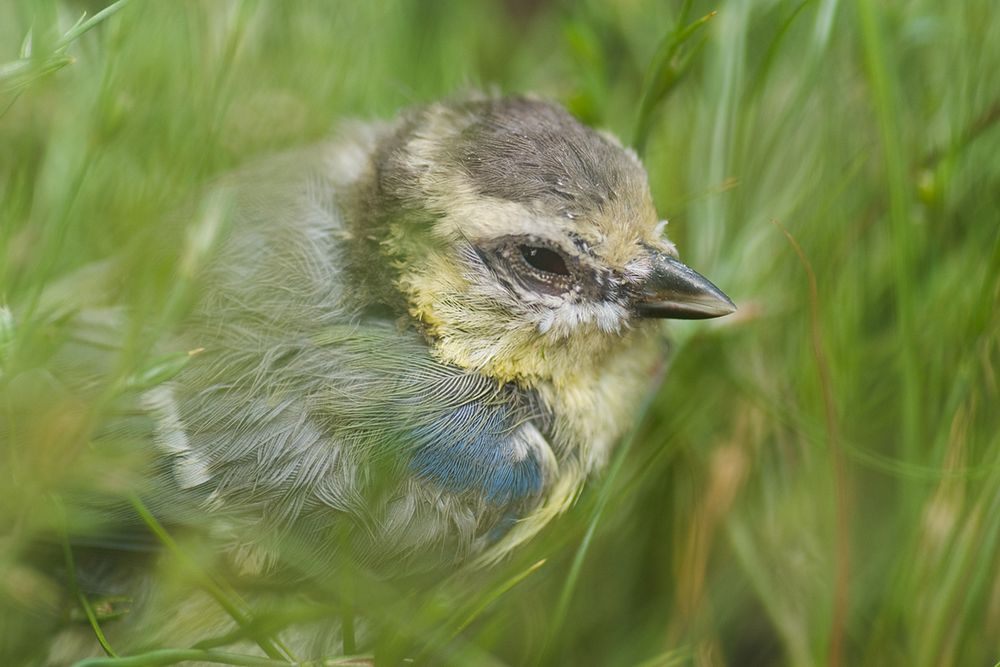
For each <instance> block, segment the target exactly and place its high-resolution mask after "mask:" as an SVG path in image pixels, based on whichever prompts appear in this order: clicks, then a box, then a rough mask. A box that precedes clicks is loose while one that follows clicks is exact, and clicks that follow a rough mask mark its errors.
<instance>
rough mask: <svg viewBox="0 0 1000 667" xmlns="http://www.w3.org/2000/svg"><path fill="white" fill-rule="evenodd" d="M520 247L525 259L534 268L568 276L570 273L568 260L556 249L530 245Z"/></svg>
mask: <svg viewBox="0 0 1000 667" xmlns="http://www.w3.org/2000/svg"><path fill="white" fill-rule="evenodd" d="M518 249H519V250H520V251H521V255H522V256H523V257H524V261H526V262H527V263H528V264H529V265H530V266H531V267H532V268H535V269H537V270H539V271H542V272H544V273H552V274H555V275H557V276H568V275H569V274H570V273H569V268H568V267H567V266H566V260H564V259H563V258H562V255H560V254H559V253H557V252H556V251H554V250H549V249H548V248H539V247H536V246H528V245H519V246H518Z"/></svg>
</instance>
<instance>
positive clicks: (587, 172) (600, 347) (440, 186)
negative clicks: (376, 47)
mask: <svg viewBox="0 0 1000 667" xmlns="http://www.w3.org/2000/svg"><path fill="white" fill-rule="evenodd" d="M376 164H377V172H378V173H377V176H376V179H377V187H378V188H379V197H380V198H381V199H383V200H385V201H387V202H389V203H388V204H386V205H384V206H383V211H384V214H383V216H384V218H385V219H386V221H387V227H386V232H385V239H384V240H383V241H382V244H383V247H384V249H385V252H387V254H388V255H389V256H390V258H391V260H392V261H393V262H394V264H395V266H396V267H397V269H398V276H399V277H398V281H397V287H398V288H399V290H400V291H401V292H402V294H403V296H404V298H405V300H406V302H407V304H408V307H409V311H410V314H411V315H412V316H413V317H414V318H415V319H416V320H418V321H419V322H420V323H421V324H422V326H423V327H424V329H425V330H426V332H427V333H428V335H429V337H430V338H431V340H432V349H433V350H434V352H435V354H436V355H437V356H438V357H439V358H440V359H441V360H442V361H445V362H448V363H452V364H455V365H458V366H461V367H464V368H468V369H471V370H475V371H477V372H481V373H484V374H486V375H489V376H491V377H495V378H496V379H498V380H500V381H502V382H508V381H517V382H520V383H522V384H526V385H531V384H533V383H536V382H540V381H542V382H544V381H550V382H552V381H554V382H559V381H562V380H565V379H566V378H567V377H571V376H573V375H575V374H578V373H579V372H580V371H581V369H586V368H587V367H591V366H594V365H595V364H599V363H600V360H601V359H602V358H603V357H604V356H605V355H606V354H608V353H609V351H610V350H612V349H614V348H616V347H617V346H620V345H621V344H622V343H623V340H622V339H624V338H628V337H629V336H632V335H634V334H635V332H636V331H637V330H642V329H648V326H649V322H650V321H652V320H654V319H655V318H683V319H694V318H709V317H718V316H721V315H726V314H728V313H730V312H732V311H733V310H734V309H735V306H734V305H733V303H732V301H730V300H729V298H728V297H726V296H725V295H724V294H723V293H722V292H721V291H720V290H719V289H718V288H717V287H715V286H714V285H713V284H712V283H711V282H709V281H708V280H707V279H706V278H704V277H702V276H701V275H699V274H698V273H696V272H695V271H693V270H692V269H690V268H688V267H687V266H685V265H684V264H682V263H681V262H680V261H679V260H678V259H677V256H676V250H675V248H674V246H673V245H672V244H671V243H670V242H669V241H667V240H666V239H665V238H664V236H663V225H662V224H661V223H660V222H659V217H658V216H657V214H656V210H655V208H654V206H653V202H652V198H651V196H650V192H649V186H648V183H647V177H646V173H645V171H644V169H643V167H642V165H641V163H640V162H639V160H638V158H637V157H636V155H635V154H634V153H633V152H632V151H630V150H627V149H625V148H623V147H622V146H621V145H620V144H619V143H618V142H617V141H616V140H615V139H614V138H613V137H611V136H610V135H607V134H604V133H601V132H597V131H595V130H593V129H590V128H588V127H585V126H583V125H581V124H580V123H579V122H578V121H576V120H575V119H574V118H573V117H572V116H570V115H569V114H568V113H567V112H566V111H565V110H563V109H562V108H560V107H558V106H556V105H554V104H552V103H548V102H544V101H540V100H535V99H530V98H524V97H515V98H480V99H472V100H464V101H461V102H456V103H450V104H438V105H433V106H429V107H425V108H422V109H419V110H416V111H414V112H412V113H411V114H410V115H409V116H408V117H406V118H405V120H404V121H403V122H402V124H401V125H400V127H399V128H398V130H397V132H396V133H395V134H394V136H393V137H392V138H391V139H390V140H389V141H388V142H386V144H385V145H384V146H383V147H382V149H381V151H380V155H379V156H378V158H377V160H376Z"/></svg>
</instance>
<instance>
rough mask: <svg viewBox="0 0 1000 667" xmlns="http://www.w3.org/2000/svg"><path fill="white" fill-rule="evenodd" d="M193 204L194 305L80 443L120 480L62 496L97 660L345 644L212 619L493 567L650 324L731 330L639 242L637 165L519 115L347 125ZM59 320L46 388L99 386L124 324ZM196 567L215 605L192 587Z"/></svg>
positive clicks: (560, 507)
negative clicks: (117, 487) (61, 336)
mask: <svg viewBox="0 0 1000 667" xmlns="http://www.w3.org/2000/svg"><path fill="white" fill-rule="evenodd" d="M204 201H205V202H208V203H207V204H206V205H204V206H202V207H201V209H197V208H196V207H193V208H192V209H191V211H194V212H190V213H185V214H179V215H174V216H172V217H171V220H172V222H168V223H164V225H165V227H164V228H165V229H167V228H168V227H169V225H173V226H174V228H175V229H176V230H182V231H183V233H184V234H187V235H188V238H189V239H193V241H191V242H190V243H189V244H188V245H187V246H186V248H187V250H186V252H187V253H188V254H187V255H185V256H184V257H182V258H181V259H180V261H179V266H180V267H181V270H182V272H185V271H186V272H187V273H186V276H187V277H188V278H190V279H191V280H192V284H193V285H194V286H195V287H194V289H193V291H194V298H193V299H192V301H191V303H190V305H189V306H188V309H189V311H188V314H187V315H186V316H185V317H184V319H183V324H182V325H181V326H179V327H177V328H176V330H175V331H172V332H170V335H169V336H168V337H166V338H164V339H162V342H161V347H162V349H160V350H158V353H159V354H161V355H162V357H161V358H166V359H173V358H175V357H176V358H178V359H180V361H179V362H178V363H177V364H176V365H175V366H171V368H172V370H171V371H170V372H169V373H166V374H161V375H160V376H157V377H156V378H154V379H153V380H151V381H148V382H146V383H145V384H137V385H136V386H135V387H134V389H133V390H131V391H129V392H125V393H124V394H123V395H122V396H120V397H118V398H116V401H117V402H118V403H117V404H116V405H115V411H114V414H115V416H114V418H111V419H109V420H108V422H107V423H106V424H102V425H101V427H100V428H99V429H98V432H97V434H96V437H95V439H94V447H96V448H98V449H100V448H102V447H104V448H108V449H109V450H113V449H116V448H117V449H121V448H122V447H129V448H133V449H134V448H138V449H140V450H141V452H142V453H141V454H140V455H138V456H137V458H138V459H140V460H141V466H140V470H141V474H140V475H139V476H138V478H137V479H134V480H132V481H131V486H130V488H129V489H128V491H127V492H126V493H122V494H120V495H119V496H118V497H114V494H107V493H105V494H103V495H101V496H100V497H97V496H96V495H93V494H87V493H78V494H76V495H74V496H72V499H73V500H72V502H74V503H76V504H78V505H79V508H77V509H81V508H82V509H81V511H84V510H85V511H87V512H89V514H88V516H91V517H92V518H93V521H92V522H91V523H90V524H89V525H90V528H88V529H87V531H72V532H71V535H70V553H71V555H75V556H76V558H75V561H74V560H72V559H71V561H70V563H71V565H70V568H69V570H70V573H71V574H73V576H71V577H69V578H70V579H72V580H74V581H75V583H74V586H77V587H79V588H81V589H82V590H83V591H84V592H85V593H86V595H87V596H89V597H90V599H92V600H97V601H99V602H103V601H108V600H113V599H127V600H129V605H128V606H129V610H128V611H127V612H126V613H122V614H119V615H118V616H117V617H116V618H115V619H114V620H108V621H107V622H106V623H103V624H102V628H103V631H104V632H105V633H106V634H107V635H108V636H112V637H113V639H114V641H113V642H112V643H113V644H114V645H116V646H121V647H133V648H135V647H150V646H153V647H156V646H166V647H176V646H193V645H196V644H198V643H199V642H204V643H205V645H209V644H211V645H219V643H220V642H221V641H222V640H219V639H218V638H219V637H228V638H229V642H230V644H229V648H230V649H234V647H235V646H237V645H242V647H243V648H244V649H245V650H246V651H247V652H250V653H258V654H259V653H263V654H265V655H272V657H273V655H274V654H275V652H277V653H278V654H281V652H282V651H284V650H286V649H287V650H288V651H290V652H293V653H294V654H295V655H297V656H298V657H300V658H305V657H323V656H327V655H331V654H335V653H337V652H339V651H340V650H341V645H340V642H342V641H343V642H344V644H346V645H347V646H348V647H351V646H353V645H354V644H355V641H357V642H358V643H359V644H360V645H361V646H364V644H365V643H366V642H369V641H370V639H371V634H372V633H373V632H374V630H373V628H372V627H371V626H370V625H368V624H366V622H365V620H364V618H363V616H362V617H361V618H360V619H359V620H358V622H357V624H356V627H355V624H354V623H353V622H352V623H349V624H348V625H347V626H342V625H341V623H340V622H333V621H329V620H324V621H322V622H319V621H315V620H311V621H308V622H305V621H301V619H300V622H296V623H292V624H290V625H288V626H287V627H276V628H273V629H272V630H271V631H272V634H273V636H274V637H276V638H278V639H274V640H272V639H267V640H264V639H261V637H260V636H258V635H255V633H254V632H252V631H251V628H249V625H251V624H248V621H247V618H244V617H243V616H245V614H244V612H242V611H240V609H239V608H237V609H235V610H234V609H232V608H230V607H232V606H233V605H232V600H233V599H237V600H239V599H243V598H247V599H250V600H252V601H253V602H254V605H255V606H256V607H258V608H259V607H260V606H265V607H266V606H267V605H268V604H272V603H273V601H274V599H275V598H276V595H275V593H274V590H275V587H274V586H271V585H269V584H273V583H274V582H283V583H284V584H286V585H287V586H291V587H292V588H291V590H294V591H296V595H297V596H299V598H301V596H303V595H305V594H308V596H310V597H311V598H312V599H319V600H320V601H322V598H323V596H324V595H327V594H330V591H331V590H333V589H336V590H342V589H340V588H337V587H338V586H339V585H340V584H338V583H337V582H343V580H344V578H345V576H347V575H345V572H350V573H351V574H350V575H349V577H350V578H354V583H353V586H354V588H355V589H357V588H358V587H359V586H361V585H362V583H361V582H364V586H367V587H368V588H369V589H370V590H367V589H366V591H365V595H371V596H376V595H377V593H376V591H377V590H379V586H380V585H381V584H380V582H387V581H395V580H400V579H403V578H406V577H410V576H416V575H418V574H420V573H433V574H434V575H435V576H439V575H440V573H445V572H450V571H452V570H454V569H455V568H457V567H459V566H481V565H487V564H490V563H493V562H495V561H497V560H498V559H500V558H501V557H503V556H504V555H505V554H507V553H509V552H510V551H511V550H512V549H513V548H514V547H516V546H517V545H518V544H521V543H523V542H524V541H526V540H528V539H529V538H531V537H532V536H533V535H535V534H536V533H537V532H538V531H539V530H540V529H541V528H542V527H543V526H545V524H546V523H547V522H549V521H550V520H551V519H553V518H554V517H555V516H557V515H558V514H559V513H561V512H562V511H564V510H565V509H567V508H568V507H569V506H570V504H571V503H572V502H573V500H574V499H575V497H576V496H577V494H578V492H579V490H580V488H581V485H582V484H583V483H584V481H585V480H586V478H587V476H588V475H589V474H591V473H592V472H594V471H595V470H597V469H599V468H600V467H601V466H602V464H604V463H605V462H606V461H607V459H608V455H609V452H610V451H611V450H612V448H613V447H614V445H615V442H616V441H617V440H618V439H619V438H620V437H621V436H622V435H623V432H624V431H625V429H626V428H627V427H628V426H629V425H630V423H631V422H632V420H633V419H634V414H633V412H634V409H635V406H636V405H637V404H638V402H639V400H640V399H641V397H642V394H643V393H644V391H646V386H647V384H646V378H647V377H648V375H649V372H650V369H651V368H653V367H654V366H655V365H656V364H657V363H658V362H659V361H660V360H661V358H662V355H663V348H662V345H661V341H662V338H661V336H660V327H659V323H658V319H659V318H685V319H691V318H710V317H718V316H721V315H725V314H728V313H730V312H732V311H733V310H734V309H735V307H734V306H733V304H732V302H731V301H730V300H729V299H728V298H727V297H726V296H725V295H724V294H723V293H722V292H721V291H720V290H719V289H718V288H716V287H715V286H714V285H712V284H711V283H710V282H709V281H708V280H707V279H705V278H704V277H702V276H701V275H699V274H698V273H696V272H695V271H693V270H692V269H690V268H688V267H687V266H685V265H684V264H682V263H681V262H680V261H679V260H678V259H677V256H676V251H675V248H674V246H673V245H672V244H671V243H670V242H669V241H668V240H667V239H666V238H664V237H663V236H662V235H661V234H662V228H663V226H662V225H660V224H659V217H658V216H657V213H656V211H655V209H654V207H653V204H652V198H651V195H650V192H649V187H648V184H647V177H646V174H645V171H644V170H643V167H642V165H641V164H640V162H639V160H638V158H637V157H636V155H635V154H634V153H633V152H632V151H630V150H628V149H626V148H623V147H622V146H621V145H620V144H619V143H618V142H617V141H616V140H615V139H614V138H612V137H611V136H609V135H607V134H604V133H601V132H598V131H595V130H593V129H590V128H588V127H585V126H583V125H581V124H580V123H579V122H577V121H576V120H575V119H574V118H572V117H571V116H570V115H569V114H568V113H567V112H566V111H564V110H563V109H562V108H560V107H559V106H557V105H555V104H552V103H549V102H545V101H541V100H537V99H533V98H529V97H506V98H499V97H490V96H472V97H466V98H463V99H460V100H456V101H449V102H444V103H439V104H432V105H429V106H425V107H421V108H416V109H411V110H408V111H405V112H403V113H401V114H400V115H399V116H398V117H397V118H396V119H394V120H392V121H389V122H376V123H370V124H357V123H354V124H346V125H344V126H343V127H342V129H341V130H340V131H339V132H338V133H337V135H336V136H335V137H333V138H332V139H331V140H329V141H326V142H324V143H321V144H319V145H315V146H312V147H309V148H305V149H301V150H297V151H294V152H291V153H287V154H283V155H280V156H277V157H273V158H270V159H267V160H264V161H262V162H260V163H258V164H254V165H251V166H249V167H246V168H244V169H242V170H240V171H238V172H236V173H232V174H229V175H227V176H225V177H223V178H221V179H220V180H219V181H217V182H215V183H214V184H213V185H212V186H211V187H210V188H209V192H208V193H207V194H206V195H205V196H204ZM165 233H167V232H165ZM192 258H194V259H192ZM115 270H116V265H115V264H114V263H113V262H112V263H110V264H108V265H107V266H104V267H103V268H102V271H106V272H110V273H114V271H115ZM118 270H121V269H120V267H118ZM64 306H65V308H64V309H63V312H72V313H73V314H72V317H74V318H75V320H76V324H75V330H76V331H77V332H78V333H79V336H78V338H79V340H75V341H72V342H71V343H68V344H67V345H68V346H69V345H71V346H72V347H73V350H72V351H71V352H67V358H70V357H72V358H73V359H74V360H75V361H74V363H73V364H67V365H66V368H65V369H64V370H65V373H66V374H71V373H77V374H81V373H82V374H87V373H91V374H96V373H99V372H101V371H100V370H99V366H100V364H101V363H102V361H101V357H100V355H97V354H94V355H89V356H88V355H80V354H79V350H80V349H82V348H84V347H86V346H88V345H90V346H93V347H95V348H98V347H99V348H100V349H102V350H105V352H106V354H111V353H110V352H107V350H113V348H114V346H115V345H120V344H122V343H123V341H122V340H121V332H122V331H124V330H126V329H127V327H124V326H123V322H124V321H126V320H127V318H128V317H129V313H128V312H127V309H126V308H124V307H123V306H116V305H115V304H114V303H107V304H101V306H100V307H87V308H82V307H79V306H76V305H74V304H73V303H72V298H71V299H70V302H69V303H68V304H64ZM97 341H99V342H100V345H98V344H97ZM171 355H174V356H171ZM81 356H83V357H85V358H86V364H90V367H88V368H87V369H82V368H81V367H80V364H81V363H82V362H79V359H80V358H81ZM123 443H126V444H125V445H123ZM178 542H181V543H183V544H182V545H180V546H179V545H178ZM185 545H186V546H185ZM191 545H197V546H196V547H192V546H191ZM186 550H188V551H194V552H196V554H197V557H193V556H190V555H185V554H186ZM206 564H210V566H211V567H212V568H215V569H216V571H219V572H226V573H227V575H226V577H224V578H225V579H226V581H227V583H226V584H225V585H221V584H217V583H216V584H212V585H208V586H203V585H199V586H191V585H190V581H191V576H195V578H194V581H196V582H202V583H204V581H205V580H204V579H203V578H199V577H204V576H205V575H204V567H208V565H206ZM199 568H200V569H199ZM193 570H198V571H199V572H202V574H201V575H192V571H193ZM358 573H363V575H362V574H358ZM184 581H186V582H188V584H187V585H183V584H182V583H179V582H184ZM220 595H221V596H222V600H221V601H222V602H225V600H226V599H229V600H230V602H229V606H227V605H226V604H221V605H220ZM237 607H238V605H237ZM279 625H280V624H279ZM241 626H242V629H241ZM257 629H258V630H259V628H257ZM342 631H343V632H342ZM60 633H61V634H60V639H59V640H58V641H56V642H55V643H54V644H53V647H54V648H53V655H52V656H51V660H52V662H53V664H58V663H59V662H60V661H61V660H62V661H65V660H68V659H69V658H68V657H67V656H70V655H77V656H79V655H88V654H96V653H98V652H99V650H100V648H99V646H98V643H97V640H96V639H95V636H94V633H93V631H92V629H91V628H90V627H87V626H86V625H83V624H79V623H77V624H74V623H67V624H65V626H64V627H62V628H61V629H60ZM355 635H356V637H355ZM213 642H214V643H213ZM282 647H285V648H282ZM234 650H235V649H234Z"/></svg>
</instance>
